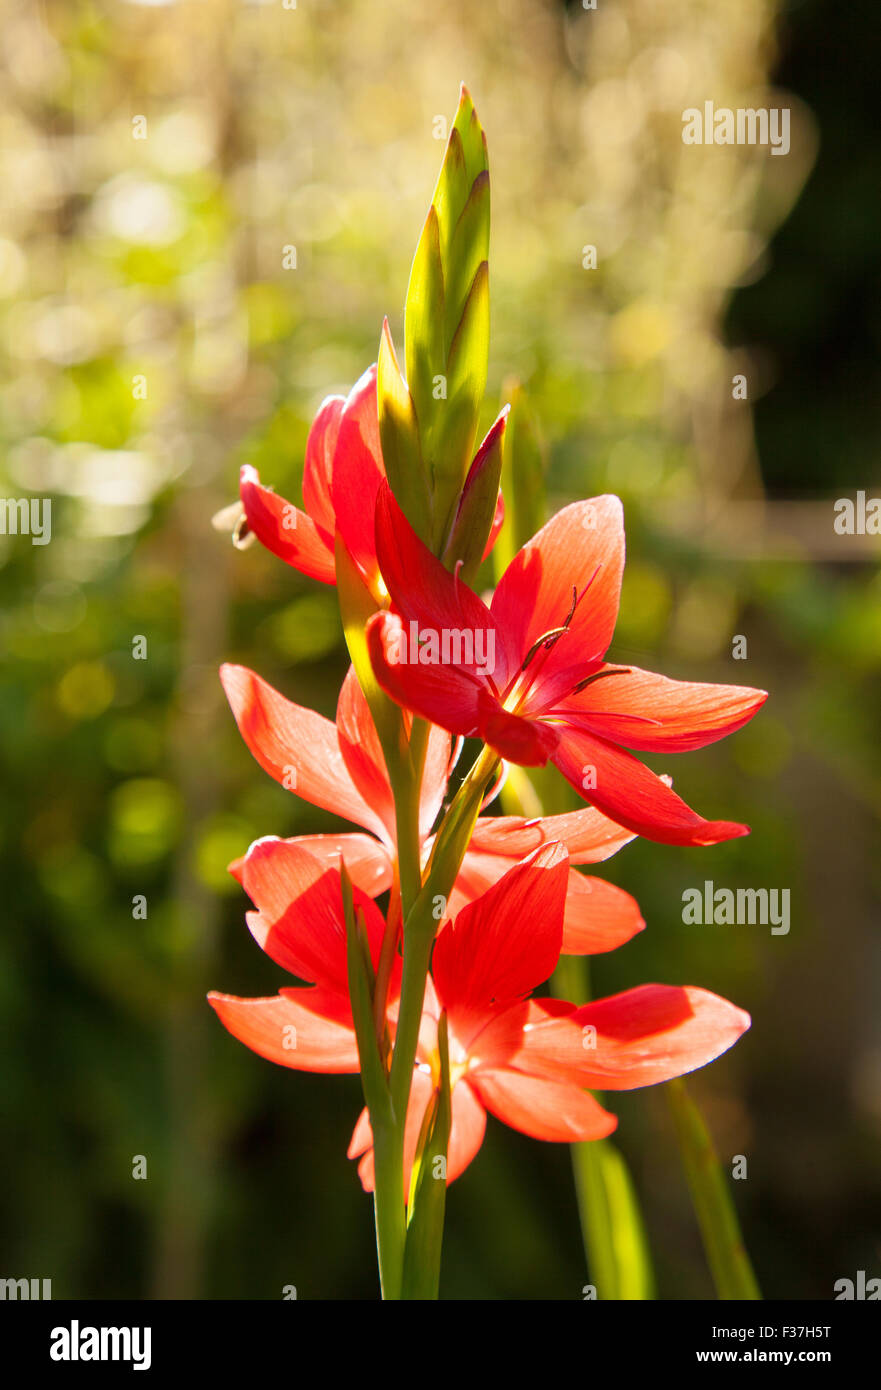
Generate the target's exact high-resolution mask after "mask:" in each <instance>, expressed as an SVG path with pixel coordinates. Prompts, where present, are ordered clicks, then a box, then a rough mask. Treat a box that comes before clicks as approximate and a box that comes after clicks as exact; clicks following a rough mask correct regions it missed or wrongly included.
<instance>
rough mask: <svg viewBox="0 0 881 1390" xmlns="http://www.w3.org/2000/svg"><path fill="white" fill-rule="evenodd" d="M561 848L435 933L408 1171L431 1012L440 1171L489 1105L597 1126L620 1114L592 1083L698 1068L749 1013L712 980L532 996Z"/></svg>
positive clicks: (522, 1125)
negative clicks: (442, 1048) (441, 1104)
mask: <svg viewBox="0 0 881 1390" xmlns="http://www.w3.org/2000/svg"><path fill="white" fill-rule="evenodd" d="M565 894H566V858H565V853H564V851H563V849H562V847H561V846H559V845H547V846H544V847H543V848H542V849H540V850H537V851H536V852H535V853H534V854H533V855H531V856H530V858H529V859H528V860H526V861H524V863H523V864H520V865H518V866H517V867H516V868H514V869H511V870H509V872H508V873H507V874H505V875H504V877H503V878H502V879H500V880H499V882H498V883H497V884H495V886H494V887H493V888H491V889H489V890H488V892H486V893H485V894H484V895H483V896H482V897H481V898H479V899H478V900H477V901H475V902H473V903H470V904H468V905H466V906H465V907H463V908H462V910H461V911H460V912H459V914H458V916H457V917H456V919H455V921H454V922H453V923H452V925H451V926H449V927H448V928H447V930H446V931H444V932H442V933H441V935H440V936H439V937H438V939H437V943H436V945H435V948H434V960H433V963H432V968H431V975H430V976H429V979H428V984H427V989H426V996H425V1009H424V1013H423V1019H422V1029H421V1032H420V1039H419V1051H418V1053H417V1067H416V1069H415V1071H414V1076H413V1088H412V1091H411V1095H410V1105H409V1109H408V1113H407V1125H406V1137H405V1149H404V1154H405V1169H406V1183H405V1185H408V1183H409V1172H410V1167H411V1165H412V1162H413V1158H414V1156H415V1151H416V1144H417V1141H418V1136H419V1133H420V1129H421V1125H422V1119H423V1116H424V1113H425V1107H426V1105H427V1104H428V1101H429V1100H430V1098H431V1095H432V1093H433V1091H434V1090H435V1088H436V1087H437V1085H438V1082H439V1076H440V1059H439V1056H438V1051H437V1025H438V1019H439V1017H440V1013H441V1011H442V1010H443V1011H445V1012H446V1015H447V1024H448V1031H449V1061H450V1085H451V1100H452V1127H451V1131H450V1141H449V1149H448V1158H447V1179H448V1181H450V1182H451V1181H452V1180H453V1179H454V1178H456V1177H458V1175H459V1174H460V1173H461V1172H462V1171H463V1169H464V1168H466V1167H467V1165H468V1164H469V1163H470V1162H471V1160H472V1159H473V1158H474V1156H475V1154H476V1153H477V1151H478V1149H479V1148H480V1145H481V1143H482V1142H483V1136H484V1131H485V1128H486V1112H487V1111H490V1112H491V1113H492V1114H493V1115H495V1116H496V1117H497V1118H498V1119H500V1120H502V1121H504V1123H505V1124H507V1125H510V1126H511V1127H512V1128H513V1129H517V1130H520V1131H521V1132H522V1133H523V1134H528V1135H531V1136H532V1137H533V1138H535V1139H546V1140H556V1141H559V1142H561V1143H562V1142H571V1141H574V1140H584V1139H601V1138H604V1137H605V1136H606V1135H608V1134H610V1133H611V1132H612V1130H613V1129H614V1128H615V1126H616V1124H617V1120H616V1118H615V1116H614V1115H611V1114H609V1112H608V1111H607V1110H604V1109H603V1107H602V1106H601V1105H600V1104H599V1102H598V1101H596V1100H595V1099H594V1098H593V1096H591V1095H590V1094H589V1090H588V1089H586V1088H591V1089H595V1090H599V1089H601V1090H604V1091H628V1090H632V1089H634V1088H635V1087H638V1086H651V1085H654V1084H655V1083H657V1082H660V1081H669V1080H670V1079H671V1078H672V1077H675V1076H682V1075H683V1074H684V1073H685V1072H689V1071H693V1070H694V1069H695V1068H696V1067H702V1066H704V1065H705V1064H706V1063H707V1062H710V1061H712V1060H713V1059H714V1058H715V1057H718V1056H719V1054H720V1053H722V1052H725V1051H726V1049H727V1048H729V1047H731V1046H732V1044H733V1043H735V1042H736V1041H737V1039H738V1038H739V1037H740V1035H741V1034H742V1033H743V1032H744V1031H745V1030H746V1029H747V1028H748V1027H749V1023H750V1019H749V1015H748V1014H745V1013H744V1012H743V1011H742V1010H741V1009H738V1008H735V1006H734V1005H733V1004H730V1003H728V1002H727V1000H725V999H720V998H719V997H718V996H717V995H715V994H710V993H709V992H708V991H707V990H703V989H692V988H675V987H673V986H669V985H643V986H641V987H640V988H638V989H631V990H627V991H625V992H624V993H623V994H617V995H614V996H612V997H611V998H609V999H598V1000H596V1001H595V1002H593V1003H591V1004H585V1005H582V1006H581V1007H576V1006H575V1005H574V1004H568V1003H564V1002H561V1001H558V1000H555V999H528V998H527V997H526V996H528V995H529V993H530V992H531V991H532V990H533V989H535V988H536V987H537V986H538V985H539V984H541V983H542V982H543V981H544V980H546V979H547V978H548V976H549V975H550V974H551V972H552V971H553V969H554V967H555V966H556V963H557V959H558V957H559V954H560V942H561V938H562V917H563V904H564V900H565ZM349 1156H350V1157H351V1158H355V1157H359V1156H360V1159H361V1161H360V1164H359V1172H360V1175H361V1180H362V1183H363V1184H364V1186H365V1188H367V1189H368V1190H370V1189H371V1187H372V1185H373V1152H372V1136H371V1130H370V1121H369V1118H368V1115H367V1112H366V1110H365V1111H364V1112H362V1114H361V1116H360V1118H359V1120H358V1122H357V1124H356V1126H355V1132H354V1134H353V1136H352V1141H351V1144H350V1146H349Z"/></svg>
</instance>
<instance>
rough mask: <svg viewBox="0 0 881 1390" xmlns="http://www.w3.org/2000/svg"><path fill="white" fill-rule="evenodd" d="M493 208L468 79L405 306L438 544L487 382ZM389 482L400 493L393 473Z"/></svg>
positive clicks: (412, 387)
mask: <svg viewBox="0 0 881 1390" xmlns="http://www.w3.org/2000/svg"><path fill="white" fill-rule="evenodd" d="M489 218H490V195H489V172H488V165H487V155H486V140H485V138H484V134H483V130H482V128H481V126H480V122H479V121H478V119H477V115H476V112H475V110H474V105H473V103H472V101H471V97H470V96H469V94H468V92H467V90H466V89H465V88H464V87H463V88H462V91H461V94H460V99H459V109H458V111H457V113H456V119H455V121H454V123H453V128H452V130H451V132H450V138H449V141H448V142H447V148H446V151H445V154H444V160H443V164H442V166H441V171H440V175H439V177H438V181H437V186H436V187H435V190H434V195H433V197H432V205H431V208H430V209H429V213H428V216H427V217H426V220H425V224H424V226H423V228H422V234H421V236H420V238H419V244H418V246H417V248H416V255H415V256H414V259H413V266H412V269H411V271H410V282H409V285H408V289H407V302H406V307H405V312H404V362H405V366H406V371H407V387H408V389H409V392H410V396H411V398H412V404H413V407H414V410H415V416H416V426H417V432H418V436H419V448H420V455H421V459H422V470H421V473H422V476H423V477H424V478H425V480H426V483H427V486H428V488H429V490H430V493H431V508H432V513H433V517H432V523H431V528H430V536H431V539H430V544H431V545H432V548H433V549H434V551H435V553H436V554H439V553H440V552H441V550H442V549H443V545H444V542H445V540H446V538H447V535H448V532H449V527H450V523H451V520H452V517H453V515H454V513H455V510H456V507H457V505H458V499H459V493H460V492H461V489H462V485H463V483H464V481H465V476H466V473H467V470H468V465H469V463H470V462H471V455H472V451H473V449H474V441H475V438H476V436H477V425H478V417H479V413H480V407H481V403H482V400H483V393H484V391H485V389H486V374H487V363H488V359H489V280H488V264H487V256H488V251H489ZM384 444H385V436H383V445H384ZM395 447H397V446H396V445H395ZM392 490H393V491H395V495H396V496H397V495H398V494H397V487H396V483H395V480H394V479H393V480H392ZM399 500H400V501H401V505H402V507H403V509H404V511H405V512H407V515H408V517H410V520H411V521H413V524H414V526H415V528H416V530H417V531H419V533H420V535H423V536H425V535H426V534H427V528H426V527H425V525H423V524H420V523H419V522H417V521H414V519H413V516H411V515H410V512H409V511H408V508H407V505H406V503H405V501H404V499H403V497H401V498H399ZM422 505H423V503H422V499H421V497H420V496H418V495H414V496H413V497H412V498H411V506H412V507H413V510H414V514H415V512H416V511H418V509H419V508H420V507H421V506H422Z"/></svg>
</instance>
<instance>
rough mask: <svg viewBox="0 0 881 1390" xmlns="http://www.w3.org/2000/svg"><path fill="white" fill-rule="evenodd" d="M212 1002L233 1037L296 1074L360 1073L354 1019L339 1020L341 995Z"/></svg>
mask: <svg viewBox="0 0 881 1390" xmlns="http://www.w3.org/2000/svg"><path fill="white" fill-rule="evenodd" d="M208 1003H209V1004H210V1005H211V1007H212V1009H213V1010H214V1012H215V1013H216V1014H217V1017H218V1018H219V1019H220V1021H221V1023H222V1024H223V1026H224V1028H226V1030H227V1031H228V1032H229V1033H232V1035H233V1037H234V1038H238V1040H239V1042H243V1043H244V1044H245V1046H246V1047H250V1049H251V1051H252V1052H256V1053H257V1054H258V1055H259V1056H260V1057H265V1058H266V1059H267V1060H268V1061H270V1062H277V1063H278V1064H279V1066H282V1067H293V1069H294V1070H295V1071H315V1072H357V1071H358V1068H359V1063H358V1045H357V1043H356V1041H355V1033H354V1029H353V1028H352V1024H351V1014H350V1015H349V1021H348V1023H347V1022H346V1021H345V1019H344V1017H341V1013H342V1011H341V1009H340V1003H341V1001H340V996H339V995H328V994H327V992H326V991H325V990H321V989H310V988H305V989H289V990H286V991H285V992H284V994H277V995H274V996H272V997H271V998H268V999H240V998H238V996H237V995H234V994H218V993H216V992H212V993H211V994H209V995H208ZM325 1010H327V1013H325V1012H324V1011H325Z"/></svg>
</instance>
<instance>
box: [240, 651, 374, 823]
mask: <svg viewBox="0 0 881 1390" xmlns="http://www.w3.org/2000/svg"><path fill="white" fill-rule="evenodd" d="M220 679H221V681H222V682H223V688H224V690H225V691H226V697H227V699H228V700H229V703H230V707H231V708H232V712H233V714H234V715H235V720H236V723H237V724H238V726H239V732H240V733H241V735H242V738H243V739H244V740H245V743H246V744H247V745H248V747H249V749H250V750H251V752H252V753H253V755H254V757H255V758H256V759H257V761H258V763H259V764H260V766H261V767H262V768H263V769H264V771H265V772H268V773H269V775H270V777H274V778H275V780H276V782H281V784H282V786H287V787H288V788H289V789H290V790H292V791H295V792H296V795H297V796H301V797H302V798H303V800H304V801H308V802H310V803H311V805H313V806H320V807H322V809H323V810H325V811H332V812H333V813H334V815H337V816H344V817H345V819H346V820H350V821H354V822H355V824H356V825H361V826H363V827H364V829H365V830H372V831H373V833H374V834H375V835H378V836H379V837H380V839H382V840H387V839H388V836H387V832H386V829H385V826H384V824H383V821H382V819H381V818H380V817H379V816H378V815H377V814H376V812H375V811H373V810H372V808H371V807H370V806H368V804H367V802H366V801H365V800H364V798H363V796H362V795H361V793H360V792H359V791H358V789H357V787H356V786H355V784H354V782H353V781H352V778H351V775H350V773H349V771H348V768H347V767H346V764H345V762H344V760H343V756H342V754H341V752H340V746H339V740H338V737H337V730H336V725H335V724H332V723H331V722H330V720H329V719H325V718H323V716H322V715H320V714H316V713H315V712H314V710H310V709H304V708H303V706H302V705H295V704H294V703H293V702H292V701H291V700H286V699H285V697H284V696H283V695H280V694H279V692H278V691H277V690H274V689H273V687H272V686H271V685H269V684H268V682H267V681H264V680H261V678H260V677H259V676H258V675H255V673H254V672H253V671H249V670H248V668H247V667H246V666H230V665H226V666H221V668H220Z"/></svg>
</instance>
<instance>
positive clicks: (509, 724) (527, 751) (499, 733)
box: [478, 691, 560, 767]
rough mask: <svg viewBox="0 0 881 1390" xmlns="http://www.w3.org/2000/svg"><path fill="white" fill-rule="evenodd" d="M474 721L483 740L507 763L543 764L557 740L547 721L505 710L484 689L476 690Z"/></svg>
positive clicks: (535, 765) (558, 739)
mask: <svg viewBox="0 0 881 1390" xmlns="http://www.w3.org/2000/svg"><path fill="white" fill-rule="evenodd" d="M478 721H479V722H478V732H479V733H480V737H481V738H482V739H483V741H484V743H488V744H489V745H490V747H491V748H494V749H495V750H496V752H497V753H498V754H499V755H500V756H501V757H503V758H507V760H508V762H511V763H520V764H521V765H522V766H524V767H544V765H545V763H546V762H547V760H548V758H550V757H552V756H553V753H554V749H555V748H556V746H557V744H558V743H559V741H560V736H559V734H558V733H557V731H556V729H554V728H552V726H551V725H550V724H542V723H541V722H540V721H539V720H537V719H525V718H524V717H523V716H522V715H520V714H511V713H509V711H508V710H506V709H502V708H501V706H500V705H499V703H498V701H497V700H496V699H495V698H494V697H492V696H488V695H487V694H486V692H485V691H481V692H480V697H479V702H478Z"/></svg>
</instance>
